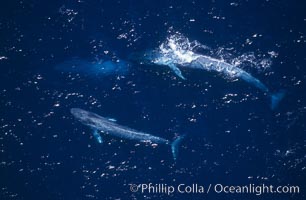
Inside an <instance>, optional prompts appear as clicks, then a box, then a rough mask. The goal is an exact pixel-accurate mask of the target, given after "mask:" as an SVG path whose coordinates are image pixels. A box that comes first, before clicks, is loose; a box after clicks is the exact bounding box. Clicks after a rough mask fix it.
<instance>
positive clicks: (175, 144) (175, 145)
mask: <svg viewBox="0 0 306 200" xmlns="http://www.w3.org/2000/svg"><path fill="white" fill-rule="evenodd" d="M184 138H185V135H182V136H179V137H177V138H176V139H175V140H174V141H173V142H172V143H171V151H172V155H173V159H174V160H176V158H177V156H178V146H179V145H180V144H181V142H182V140H183V139H184Z"/></svg>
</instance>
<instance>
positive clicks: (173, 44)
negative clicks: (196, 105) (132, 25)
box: [142, 35, 285, 110]
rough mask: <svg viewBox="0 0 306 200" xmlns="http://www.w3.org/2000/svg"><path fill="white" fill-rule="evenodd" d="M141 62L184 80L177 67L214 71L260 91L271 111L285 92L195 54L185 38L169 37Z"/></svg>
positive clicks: (212, 59) (235, 69)
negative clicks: (156, 66)
mask: <svg viewBox="0 0 306 200" xmlns="http://www.w3.org/2000/svg"><path fill="white" fill-rule="evenodd" d="M142 61H144V62H146V63H151V64H157V65H164V66H168V67H169V68H170V69H171V70H172V71H173V72H174V73H175V74H176V75H177V76H178V77H180V78H181V79H184V80H185V79H186V78H185V77H184V76H183V74H182V72H181V70H180V68H179V67H185V68H192V69H202V70H206V71H215V72H217V73H220V74H223V75H225V76H226V77H230V78H237V79H240V80H243V81H245V82H247V83H249V84H251V85H253V86H254V87H256V88H258V89H259V90H261V91H262V92H263V93H265V94H266V95H267V96H268V97H269V98H270V105H271V109H272V110H273V109H275V108H276V107H277V105H278V104H279V102H280V100H281V99H282V98H283V97H284V95H285V92H284V91H283V90H282V91H279V92H276V93H272V92H271V90H270V89H269V88H268V87H267V86H266V85H265V84H263V83H262V82H261V81H260V80H259V79H257V78H255V77H254V76H252V75H251V74H250V73H248V72H246V71H244V70H243V69H241V68H239V67H237V66H235V65H233V64H230V63H227V62H225V61H224V60H220V59H216V58H212V57H209V56H206V55H202V54H199V53H195V52H194V51H193V47H192V45H191V43H190V42H189V40H188V39H187V38H184V37H182V36H177V35H174V36H171V37H169V38H167V41H166V42H164V43H162V44H161V45H160V46H159V49H157V50H152V51H146V52H145V53H144V55H143V59H142Z"/></svg>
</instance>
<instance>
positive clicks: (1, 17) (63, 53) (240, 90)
mask: <svg viewBox="0 0 306 200" xmlns="http://www.w3.org/2000/svg"><path fill="white" fill-rule="evenodd" d="M305 9H306V4H305V3H304V2H302V1H285V0H281V1H276V0H269V1H224V0H222V1H221V0H211V1H136V0H131V1H101V0H100V1H98V0H93V1H52V2H44V1H35V0H29V1H9V2H6V3H5V5H3V6H1V8H0V30H1V31H0V44H1V45H0V65H1V68H0V70H1V73H0V82H1V84H0V94H1V101H0V102H1V104H0V110H1V116H0V122H1V123H0V130H1V131H0V155H1V156H0V189H1V190H0V199H74V200H75V199H123V200H124V199H214V200H215V199H258V198H261V199H294V200H295V199H297V200H302V199H305V197H306V193H305V191H306V184H305V180H306V179H305V178H306V157H305V149H306V148H305V146H306V138H305V110H306V102H305V100H306V93H305V91H306V90H305V80H306V71H305V63H306V57H305V50H306V49H305V43H306V40H305V34H306V29H305V27H306V26H305V25H306V15H305ZM176 33H180V34H182V35H184V36H185V37H186V38H188V39H189V40H190V42H191V41H197V42H198V43H199V44H201V45H200V46H199V48H198V49H196V52H197V53H198V54H201V55H202V54H204V55H208V56H211V57H214V58H217V59H222V60H225V61H226V62H230V63H233V64H234V63H241V64H240V65H238V67H241V68H243V69H244V70H245V71H247V72H249V73H250V74H252V75H253V76H254V77H256V78H258V79H259V80H260V81H262V82H263V83H264V84H265V85H266V86H267V87H268V88H269V89H271V90H272V91H273V92H276V91H279V90H284V91H286V95H285V97H284V99H282V101H281V102H280V104H279V106H278V107H277V108H276V109H274V110H271V109H270V105H269V100H268V98H267V95H265V94H263V93H262V92H261V91H259V90H258V89H256V88H255V87H253V86H252V85H249V84H248V83H246V82H244V81H241V80H236V79H235V80H232V79H230V78H228V77H224V76H222V75H219V74H217V73H214V72H208V71H204V70H199V69H190V68H181V71H182V73H183V74H184V76H185V77H186V80H181V79H179V78H178V77H176V76H175V74H174V73H173V72H172V71H171V69H169V68H168V67H167V66H161V65H154V64H152V63H151V64H148V63H146V62H144V63H143V61H142V58H141V55H143V52H146V51H147V50H150V49H158V48H159V47H160V46H161V44H163V43H164V42H165V41H166V40H167V38H169V37H170V36H171V35H175V34H176ZM135 55H137V56H135ZM71 60H72V61H73V62H71ZM78 61H79V62H78ZM75 62H76V63H75ZM104 62H106V64H105V65H103V63H104ZM63 63H64V64H65V65H64V68H60V67H58V66H63ZM67 63H68V64H67ZM69 63H71V65H69ZM122 63H123V64H122ZM101 64H102V65H101ZM74 65H76V67H73V66H74ZM65 66H67V68H66V67H65ZM126 66H128V67H127V68H126ZM69 67H71V70H70V68H69ZM105 68H106V71H103V70H105ZM61 69H63V70H61ZM87 69H88V70H87ZM112 69H114V70H112ZM115 69H116V70H115ZM99 70H101V71H99ZM95 72H96V73H95ZM71 108H82V109H84V110H87V111H90V112H93V113H96V114H98V115H101V116H103V117H108V118H112V119H115V120H116V123H118V124H120V125H123V126H126V127H129V128H132V129H135V130H139V131H142V132H145V133H149V134H152V135H154V136H158V137H161V138H165V139H168V140H171V141H172V140H173V139H174V138H175V137H177V136H180V135H186V137H185V138H184V140H183V141H182V144H181V145H180V147H179V156H178V158H177V160H175V161H174V160H173V158H172V155H171V149H170V147H169V146H167V145H162V144H160V145H157V146H156V145H155V144H150V143H142V142H140V141H130V140H125V139H122V138H117V137H113V136H112V135H110V134H106V135H103V140H104V142H103V143H102V144H99V143H98V142H97V141H96V140H95V138H94V137H93V136H92V130H91V129H90V128H89V127H87V126H84V125H83V124H82V123H80V122H79V121H78V120H76V119H75V118H74V117H73V116H72V115H71V113H70V109H71ZM149 183H152V185H153V186H155V187H154V188H155V190H153V189H152V190H151V191H148V190H144V191H141V187H142V186H145V185H148V184H149ZM134 184H136V185H140V187H139V188H138V191H137V192H135V191H131V186H133V185H134ZM180 184H185V185H188V186H192V185H195V184H198V185H199V186H203V187H204V191H205V192H204V193H200V192H198V193H197V192H195V191H192V192H189V193H187V192H185V193H181V192H179V191H177V186H178V185H180ZM218 184H222V185H223V186H245V185H250V184H251V185H252V184H253V185H254V186H260V185H262V184H265V185H272V186H275V187H277V186H287V187H288V188H289V187H290V186H298V187H299V192H284V191H283V192H282V193H278V194H277V193H273V194H271V193H269V194H261V195H259V193H258V192H257V193H256V192H253V193H252V192H250V193H249V194H241V193H239V192H237V191H236V192H234V193H225V192H220V193H218V192H217V191H214V190H213V189H214V186H216V185H218ZM210 185H211V187H212V188H211V190H210V191H209V192H208V193H207V191H208V188H209V187H210ZM158 186H165V188H167V187H166V186H168V187H170V186H173V187H174V188H176V191H174V192H173V193H172V194H167V193H166V192H164V190H162V191H157V189H156V188H158ZM256 194H257V195H256Z"/></svg>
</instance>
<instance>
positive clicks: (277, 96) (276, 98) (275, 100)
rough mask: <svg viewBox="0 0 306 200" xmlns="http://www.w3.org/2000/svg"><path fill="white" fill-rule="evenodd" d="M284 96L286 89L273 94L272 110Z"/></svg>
mask: <svg viewBox="0 0 306 200" xmlns="http://www.w3.org/2000/svg"><path fill="white" fill-rule="evenodd" d="M284 96H285V91H284V90H281V91H279V92H277V93H274V94H272V95H271V109H272V110H274V109H275V108H276V107H277V106H278V104H279V102H280V101H281V100H282V99H283V98H284Z"/></svg>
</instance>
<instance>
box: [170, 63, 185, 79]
mask: <svg viewBox="0 0 306 200" xmlns="http://www.w3.org/2000/svg"><path fill="white" fill-rule="evenodd" d="M168 66H169V67H170V69H172V71H173V72H174V73H175V74H176V75H177V76H178V77H180V78H181V79H183V80H186V78H185V77H184V76H183V75H182V72H181V70H180V69H179V68H178V67H177V66H176V65H175V64H173V63H169V64H168Z"/></svg>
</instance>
